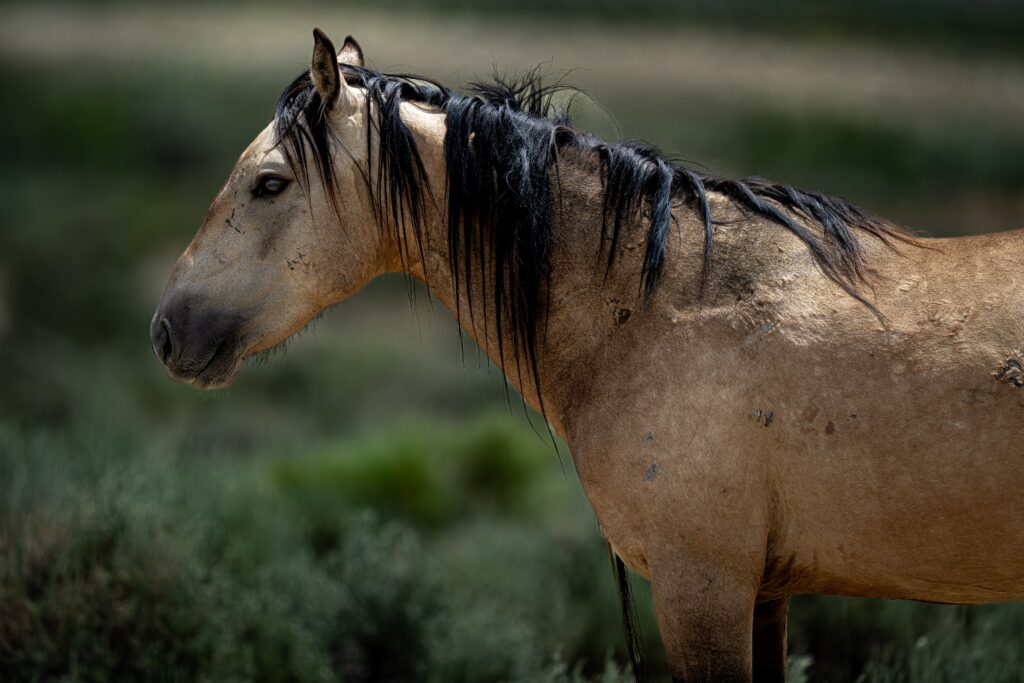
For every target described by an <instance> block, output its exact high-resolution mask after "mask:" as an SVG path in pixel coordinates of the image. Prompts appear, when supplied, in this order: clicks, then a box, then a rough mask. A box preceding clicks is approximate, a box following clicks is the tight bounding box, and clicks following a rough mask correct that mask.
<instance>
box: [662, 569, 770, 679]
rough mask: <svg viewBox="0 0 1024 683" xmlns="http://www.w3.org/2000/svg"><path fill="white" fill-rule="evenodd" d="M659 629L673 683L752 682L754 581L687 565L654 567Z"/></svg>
mask: <svg viewBox="0 0 1024 683" xmlns="http://www.w3.org/2000/svg"><path fill="white" fill-rule="evenodd" d="M651 578H652V586H651V587H652V591H653V594H654V609H655V612H656V613H657V617H658V627H659V629H660V630H661V636H662V639H663V640H664V642H665V654H666V656H667V657H668V664H669V669H670V670H671V672H672V680H673V681H683V682H685V683H702V682H704V681H707V682H709V683H710V682H715V683H750V681H751V680H752V674H753V642H754V630H753V625H754V602H755V598H756V593H757V591H756V590H755V589H754V585H755V582H754V581H752V580H751V577H747V576H741V575H737V574H735V573H733V572H732V571H730V570H727V569H725V568H721V567H715V566H707V565H704V564H701V563H697V562H687V561H686V560H681V561H677V562H675V563H673V566H671V567H668V568H665V570H664V571H661V572H659V571H658V570H657V568H655V567H652V577H651Z"/></svg>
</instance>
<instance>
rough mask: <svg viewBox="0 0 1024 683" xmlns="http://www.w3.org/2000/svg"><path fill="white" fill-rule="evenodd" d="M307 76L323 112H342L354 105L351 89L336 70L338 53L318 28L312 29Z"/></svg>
mask: <svg viewBox="0 0 1024 683" xmlns="http://www.w3.org/2000/svg"><path fill="white" fill-rule="evenodd" d="M309 75H310V77H311V78H312V79H313V85H314V86H316V91H317V92H318V93H320V101H321V102H323V103H324V110H325V111H328V112H334V111H338V110H342V109H345V108H346V106H347V105H349V104H352V103H354V101H355V100H354V96H353V94H352V92H351V89H350V88H349V85H348V84H347V83H346V82H345V79H344V78H342V77H341V72H340V71H339V70H338V53H337V52H336V51H335V49H334V43H332V42H331V39H330V38H328V37H327V34H325V33H324V32H323V31H321V30H320V29H318V28H315V29H313V61H312V64H311V65H310V69H309Z"/></svg>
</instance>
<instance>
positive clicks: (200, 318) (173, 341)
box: [149, 294, 245, 389]
mask: <svg viewBox="0 0 1024 683" xmlns="http://www.w3.org/2000/svg"><path fill="white" fill-rule="evenodd" d="M243 323H244V319H243V317H242V316H239V315H236V314H231V313H226V312H224V311H221V310H218V309H216V308H215V307H211V306H209V305H207V304H205V303H204V302H203V300H202V298H200V297H198V296H195V295H188V294H171V295H170V296H165V297H164V300H162V301H161V302H160V305H159V306H158V307H157V310H156V313H155V314H154V315H153V320H152V322H151V323H150V325H149V336H150V340H151V341H152V343H153V354H154V355H155V356H156V358H157V360H158V361H160V364H161V365H163V367H164V370H165V371H166V372H167V376H168V377H170V378H171V379H173V380H174V381H176V382H182V383H185V384H192V385H194V386H197V387H200V388H203V389H216V388H219V387H224V386H227V385H229V384H231V383H232V382H233V381H234V380H235V378H236V377H237V376H238V373H239V370H240V369H241V366H242V351H243V350H244V348H245V347H244V344H243V341H244V339H243V335H242V328H243Z"/></svg>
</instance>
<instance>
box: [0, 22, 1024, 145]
mask: <svg viewBox="0 0 1024 683" xmlns="http://www.w3.org/2000/svg"><path fill="white" fill-rule="evenodd" d="M314 25H318V26H321V27H323V28H325V29H326V30H327V31H328V32H329V33H330V34H332V35H334V36H335V37H336V39H338V40H340V39H341V38H343V37H344V35H345V34H346V33H351V34H354V35H355V36H357V38H358V39H359V41H360V42H361V43H362V45H363V48H364V49H365V50H366V51H367V54H368V56H369V58H370V61H371V62H372V63H373V65H374V66H376V67H378V68H384V69H396V68H397V69H409V70H413V71H416V72H421V73H428V74H432V75H437V76H439V77H442V78H444V79H455V80H456V81H459V82H461V81H464V80H469V79H471V78H473V77H474V76H476V75H486V73H487V72H488V71H489V70H490V67H491V65H493V64H498V65H501V66H509V67H512V68H515V67H520V68H521V67H523V66H527V65H533V64H537V63H539V62H544V61H549V62H551V64H552V67H553V68H555V69H575V70H576V73H575V75H574V76H573V82H574V83H577V84H580V85H582V86H584V87H587V88H588V89H590V90H592V91H593V92H594V93H595V94H598V95H600V94H601V93H602V92H611V91H619V92H621V91H622V90H624V89H637V90H638V91H642V92H644V91H645V92H651V93H653V92H666V91H670V92H673V93H674V94H676V95H678V94H680V93H682V94H690V93H692V94H694V95H701V96H710V97H718V98H736V99H739V100H756V101H762V102H768V103H771V104H773V105H777V106H784V107H796V108H805V107H806V108H828V109H840V110H844V111H853V112H856V113H859V114H865V115H871V116H880V117H885V118H893V117H898V118H904V117H913V118H914V120H915V123H916V124H918V125H921V124H924V123H927V121H928V120H929V119H931V118H932V117H935V116H939V117H941V118H943V119H944V120H949V119H960V120H967V121H972V120H973V121H975V123H977V121H976V119H978V118H981V119H984V120H985V122H986V125H989V124H992V125H998V126H1006V127H1009V128H1015V129H1016V128H1021V127H1024V64H1022V63H1021V62H1016V61H1000V60H997V59H993V58H988V59H985V60H974V61H970V62H966V61H964V60H959V59H954V58H952V57H950V56H948V55H942V54H927V53H922V52H912V51H907V50H902V49H899V48H883V47H865V46H860V45H853V44H835V45H825V44H821V43H813V44H808V43H800V42H794V41H787V40H783V39H778V38H760V37H756V38H752V37H749V36H740V35H732V34H729V33H724V32H721V31H714V32H712V31H707V30H698V29H688V28H665V29H659V28H654V27H647V28H635V29H634V28H631V29H630V30H629V31H628V32H627V35H628V39H627V40H625V41H624V40H623V39H622V38H621V37H620V36H619V35H617V33H616V31H615V30H614V27H611V26H607V25H600V24H593V23H583V22H569V21H559V22H557V23H553V24H541V23H539V22H528V21H518V20H514V19H509V18H504V17H503V18H500V19H469V18H463V17H450V16H445V17H434V16H429V15H425V14H417V13H410V12H401V11H390V10H389V11H388V12H387V13H373V12H368V11H365V10H337V9H329V8H317V9H310V8H299V9H293V8H290V7H271V6H259V7H246V8H240V9H236V8H232V7H228V6H215V7H203V6H194V7H187V8H184V9H182V8H180V7H178V8H173V9H172V8H168V7H156V6H148V5H147V6H143V7H138V6H127V5H122V6H117V5H115V6H102V7H81V6H65V5H48V4H43V5H39V4H33V5H6V6H3V7H0V58H2V59H4V60H7V61H13V62H22V61H31V62H62V63H66V62H74V63H81V62H83V61H85V62H95V63H97V64H98V65H111V64H114V63H122V64H123V63H126V62H127V63H131V62H143V63H144V62H151V61H156V62H161V63H180V64H182V65H183V66H190V65H194V66H204V67H210V68H220V69H225V70H229V71H238V72H241V73H246V72H252V71H254V70H272V71H275V72H276V71H280V72H281V73H282V74H291V73H292V72H294V71H296V70H297V69H299V68H301V66H302V65H303V64H304V63H306V61H307V60H308V54H309V49H310V44H311V38H310V31H311V28H312V27H313V26H314Z"/></svg>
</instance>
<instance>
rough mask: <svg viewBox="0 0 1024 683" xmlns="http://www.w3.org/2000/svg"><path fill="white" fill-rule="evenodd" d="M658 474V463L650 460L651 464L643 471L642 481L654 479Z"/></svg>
mask: <svg viewBox="0 0 1024 683" xmlns="http://www.w3.org/2000/svg"><path fill="white" fill-rule="evenodd" d="M657 476H658V463H656V462H652V463H651V466H650V467H648V468H647V471H646V472H644V481H654V478H655V477H657Z"/></svg>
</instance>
